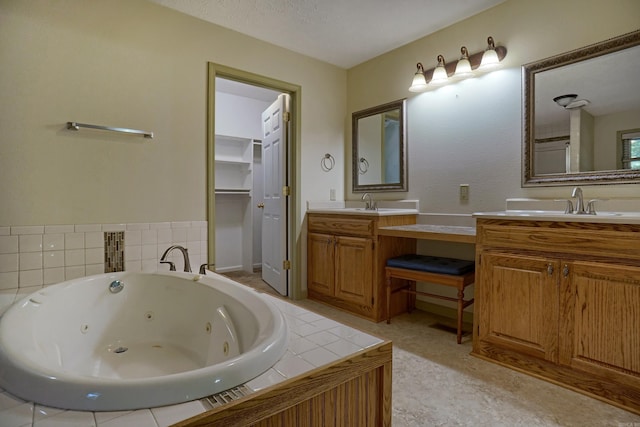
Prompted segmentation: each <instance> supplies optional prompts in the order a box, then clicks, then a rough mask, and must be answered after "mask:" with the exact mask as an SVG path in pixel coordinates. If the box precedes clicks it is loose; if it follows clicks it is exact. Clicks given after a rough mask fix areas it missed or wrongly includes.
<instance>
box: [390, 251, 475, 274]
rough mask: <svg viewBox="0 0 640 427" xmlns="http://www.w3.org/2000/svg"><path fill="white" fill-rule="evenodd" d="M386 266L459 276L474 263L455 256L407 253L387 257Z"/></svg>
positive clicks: (468, 270) (471, 268)
mask: <svg viewBox="0 0 640 427" xmlns="http://www.w3.org/2000/svg"><path fill="white" fill-rule="evenodd" d="M387 267H396V268H405V269H407V270H418V271H426V272H429V273H439V274H451V275H455V276H460V275H462V274H465V273H468V272H470V271H473V269H474V268H475V263H474V262H473V261H465V260H462V259H455V258H443V257H437V256H428V255H415V254H409V255H402V256H399V257H396V258H390V259H388V260H387Z"/></svg>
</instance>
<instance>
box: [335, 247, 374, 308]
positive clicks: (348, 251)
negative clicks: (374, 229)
mask: <svg viewBox="0 0 640 427" xmlns="http://www.w3.org/2000/svg"><path fill="white" fill-rule="evenodd" d="M336 242H337V244H336V286H335V296H336V297H337V298H340V299H341V300H344V301H348V302H351V303H354V304H357V305H358V306H360V307H367V308H370V307H371V306H372V305H373V240H371V239H365V238H361V237H345V236H336Z"/></svg>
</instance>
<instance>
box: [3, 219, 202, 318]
mask: <svg viewBox="0 0 640 427" xmlns="http://www.w3.org/2000/svg"><path fill="white" fill-rule="evenodd" d="M107 232H124V242H125V243H124V265H125V270H126V271H155V270H158V269H160V268H168V267H166V266H159V265H158V261H159V259H160V256H162V253H163V252H164V251H165V249H167V248H168V247H169V246H171V245H174V244H176V245H182V246H185V247H186V248H187V249H189V258H190V261H191V267H192V269H194V270H196V271H197V268H198V267H199V266H200V264H202V263H204V262H206V259H207V222H206V221H181V222H155V223H132V224H76V225H37V226H0V313H2V312H4V310H5V309H6V308H7V306H8V305H9V304H11V301H13V300H14V298H15V297H16V295H28V294H30V293H32V292H35V291H36V290H38V289H39V288H41V287H42V286H44V285H50V284H53V283H59V282H63V281H65V280H71V279H75V278H78V277H83V276H91V275H93V274H100V273H104V272H105V237H104V236H105V233H107ZM179 255H180V254H179V253H177V251H174V253H171V255H170V258H171V260H172V261H173V262H175V264H176V269H180V270H182V268H183V261H182V256H181V255H180V256H179Z"/></svg>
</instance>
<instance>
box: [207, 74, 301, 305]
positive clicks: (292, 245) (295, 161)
mask: <svg viewBox="0 0 640 427" xmlns="http://www.w3.org/2000/svg"><path fill="white" fill-rule="evenodd" d="M216 77H220V78H224V79H227V80H234V81H237V82H240V83H245V84H249V85H253V86H261V87H265V88H268V89H273V90H276V91H280V92H285V93H288V94H289V96H290V97H291V104H290V113H291V121H290V126H291V132H290V135H289V136H290V138H289V141H287V146H286V158H287V161H286V165H285V169H286V173H287V181H288V185H289V187H290V188H291V194H290V196H289V203H288V204H287V212H286V217H287V242H286V244H287V246H288V248H289V260H290V261H291V272H290V274H289V298H291V299H301V298H303V297H304V295H303V294H302V289H301V283H302V282H301V281H300V274H301V268H300V267H301V266H300V254H301V251H302V247H301V243H300V239H298V238H297V237H298V236H300V233H301V222H300V220H299V214H298V213H299V212H300V188H299V186H298V185H297V183H298V182H300V181H301V180H300V163H301V155H300V141H301V140H302V139H301V126H300V117H301V104H302V101H301V95H302V87H301V86H299V85H295V84H292V83H288V82H284V81H281V80H277V79H273V78H271V77H267V76H262V75H259V74H254V73H251V72H248V71H243V70H239V69H236V68H231V67H227V66H225V65H221V64H216V63H213V62H208V63H207V156H206V158H207V160H206V163H207V165H206V170H207V185H206V188H207V195H206V198H207V253H208V255H207V257H208V259H207V262H208V263H209V264H215V259H216V258H215V254H216V252H215V232H216V229H215V219H216V218H215V212H216V210H215V203H216V198H215V173H214V162H215V135H216V132H215V112H216V105H215V103H216Z"/></svg>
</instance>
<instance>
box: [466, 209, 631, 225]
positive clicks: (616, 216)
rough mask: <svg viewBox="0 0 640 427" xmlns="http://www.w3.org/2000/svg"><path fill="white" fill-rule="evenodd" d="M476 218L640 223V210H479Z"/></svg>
mask: <svg viewBox="0 0 640 427" xmlns="http://www.w3.org/2000/svg"><path fill="white" fill-rule="evenodd" d="M473 216H474V217H476V218H496V219H520V220H523V219H524V220H531V221H536V220H537V221H566V222H608V223H619V224H640V212H606V211H604V212H597V213H596V214H595V215H593V214H574V213H564V211H546V210H505V211H499V212H478V213H474V214H473Z"/></svg>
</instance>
